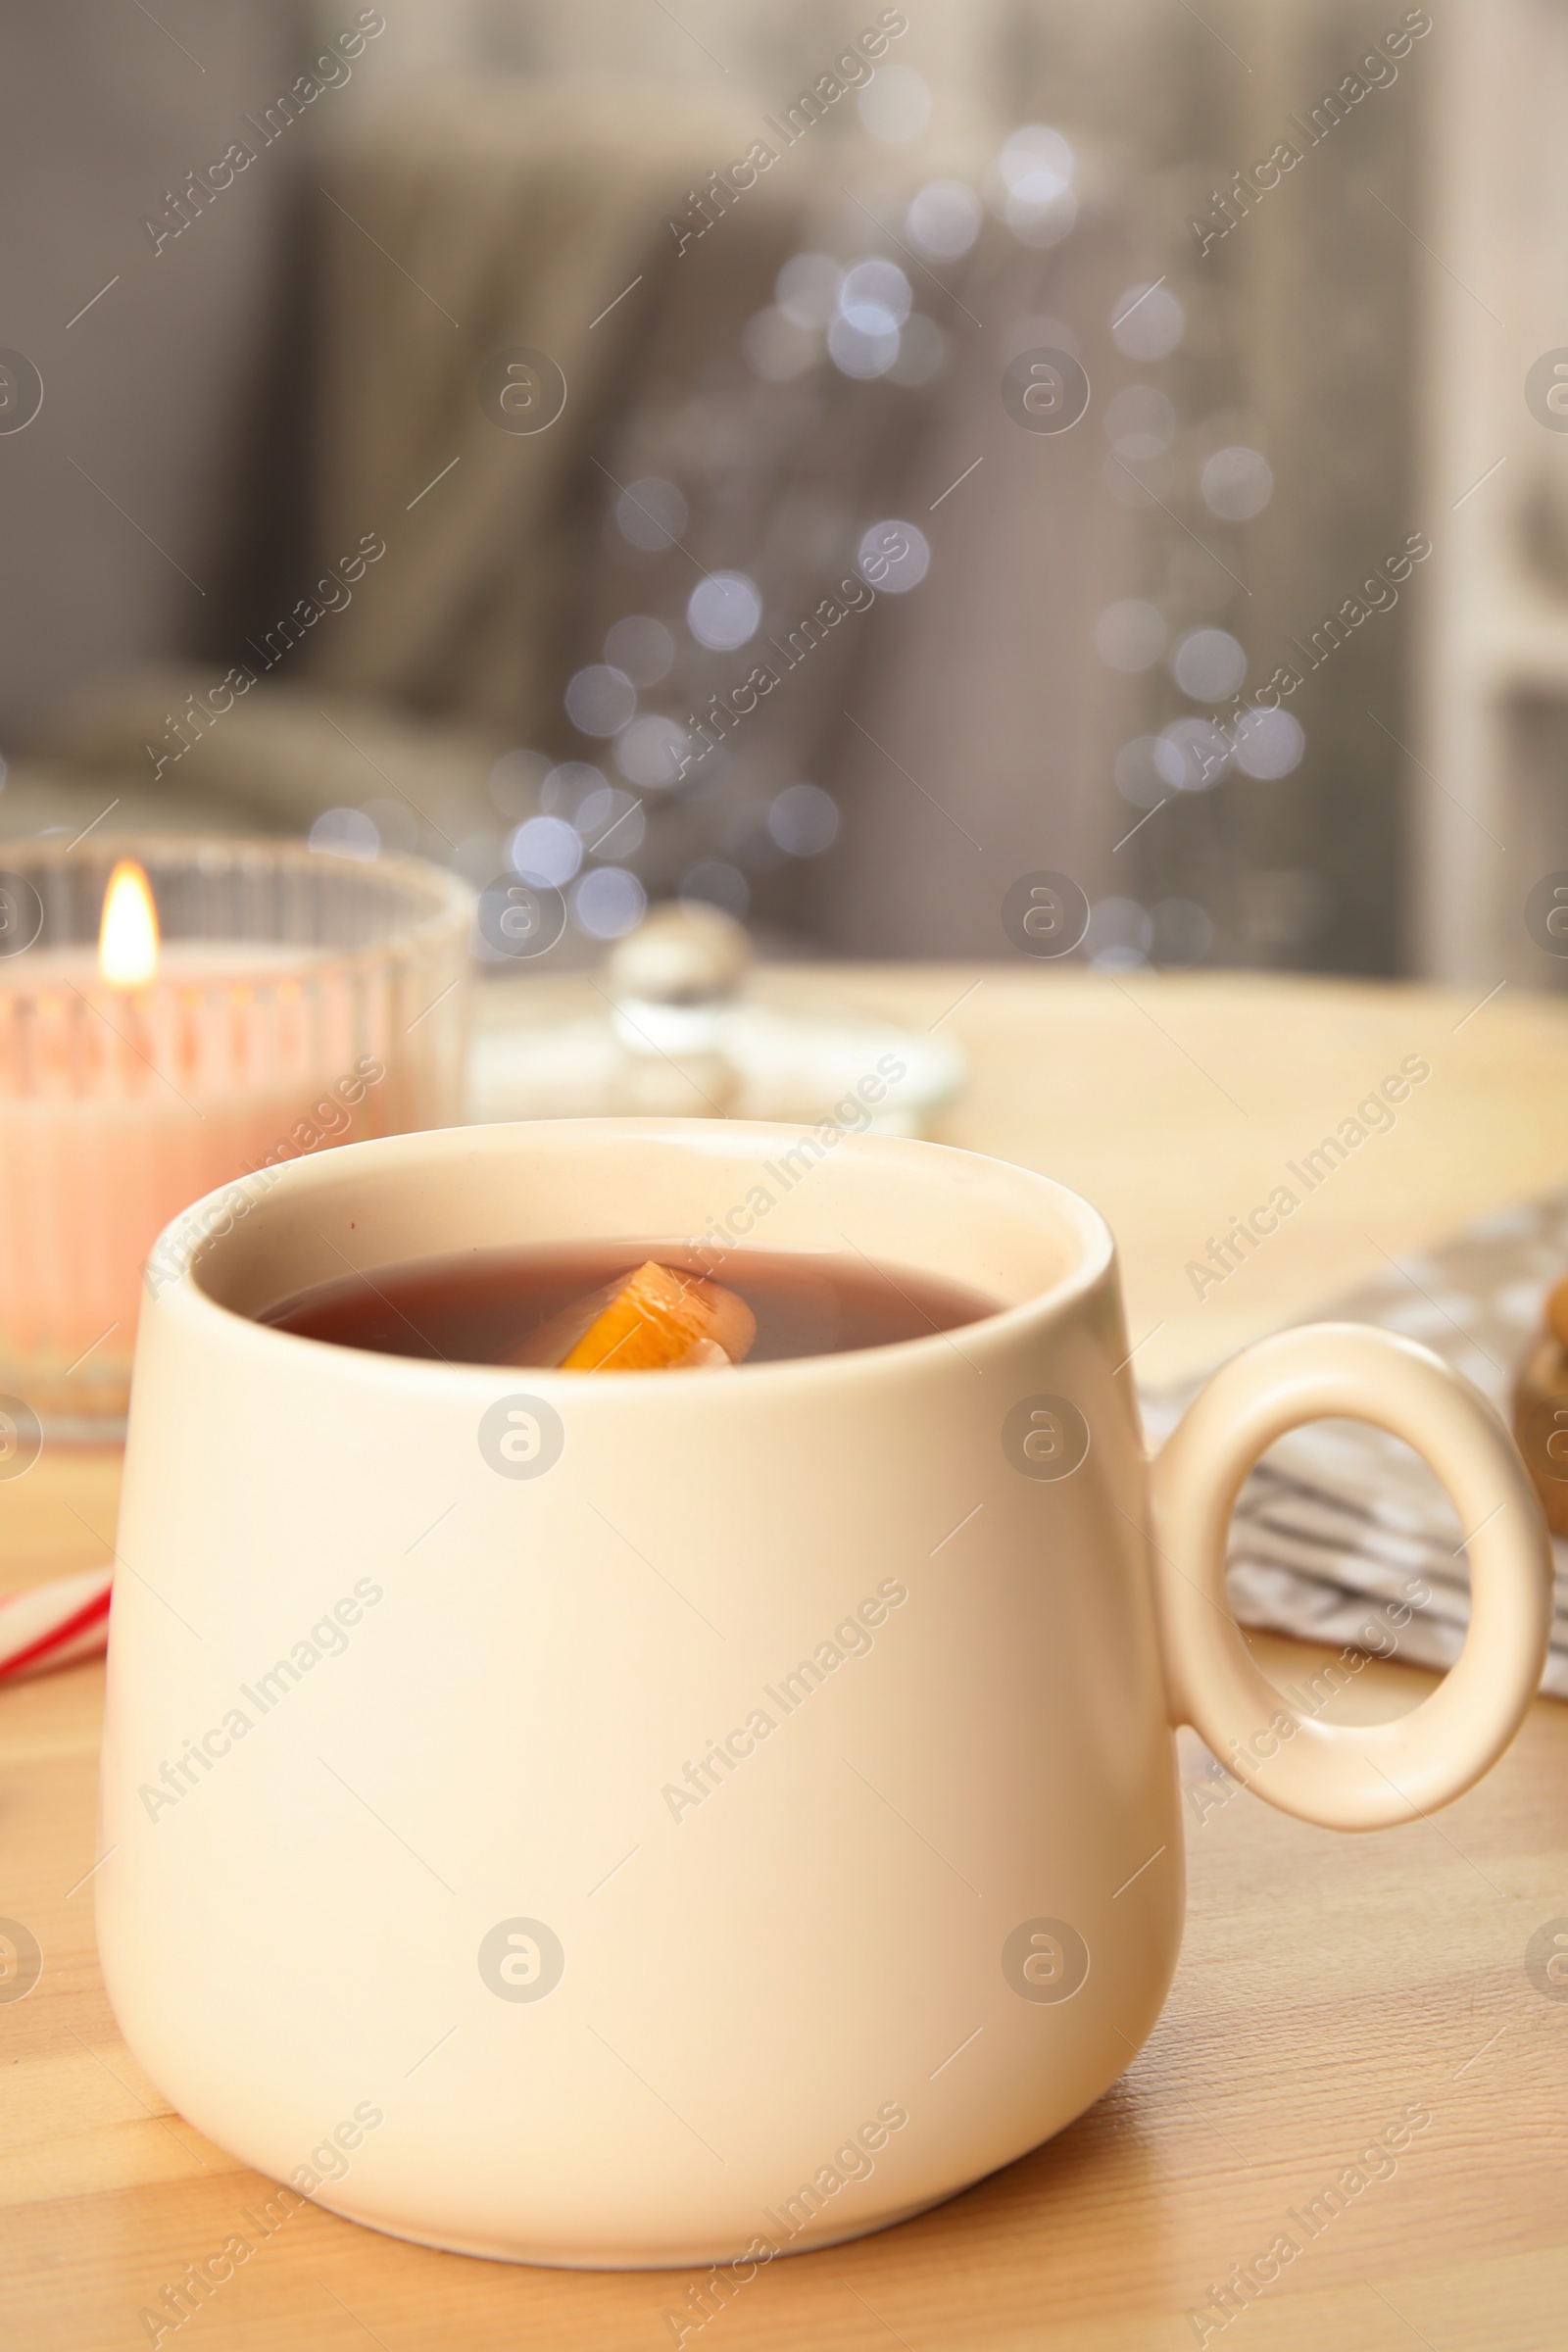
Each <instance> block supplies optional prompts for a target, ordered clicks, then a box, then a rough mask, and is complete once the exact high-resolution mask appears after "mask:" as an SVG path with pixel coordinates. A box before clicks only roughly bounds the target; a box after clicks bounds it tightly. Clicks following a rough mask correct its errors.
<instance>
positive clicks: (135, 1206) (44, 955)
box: [0, 837, 472, 1468]
mask: <svg viewBox="0 0 1568 2352" xmlns="http://www.w3.org/2000/svg"><path fill="white" fill-rule="evenodd" d="M125 860H134V864H135V867H136V868H139V869H141V871H143V872H144V873H145V877H146V883H147V885H148V887H149V889H150V893H151V899H152V903H153V907H154V908H155V909H156V918H157V919H156V933H154V934H152V937H153V946H152V955H153V956H154V957H155V958H156V968H153V969H151V971H150V973H149V970H148V965H147V962H146V959H145V958H144V959H142V960H141V961H140V962H137V961H135V960H134V958H133V960H132V962H131V963H130V964H129V965H126V964H124V963H122V964H121V965H120V966H119V967H118V968H119V969H120V970H121V971H122V972H128V973H129V974H130V976H129V977H128V978H124V979H123V980H121V981H117V980H116V978H115V971H116V969H117V966H116V964H115V961H114V956H113V954H112V953H111V948H112V934H114V933H116V932H120V933H123V926H122V925H110V926H108V927H106V929H105V933H104V938H103V941H102V949H103V955H102V956H100V927H101V924H102V920H103V912H104V907H105V898H106V892H107V890H108V887H109V881H110V877H111V874H113V873H114V872H115V870H116V867H117V865H121V864H122V862H123V861H125ZM0 866H3V868H4V870H0V1448H4V1447H6V1446H9V1448H10V1450H11V1452H12V1454H13V1455H15V1453H16V1452H17V1449H18V1448H19V1447H20V1448H22V1449H24V1450H25V1447H26V1446H27V1444H28V1442H29V1435H30V1437H31V1439H32V1441H33V1442H35V1439H36V1431H37V1428H38V1426H39V1425H41V1426H42V1427H43V1428H44V1429H47V1430H50V1431H52V1432H54V1433H56V1434H58V1435H62V1436H77V1437H103V1438H111V1437H113V1436H115V1435H117V1434H119V1431H120V1429H121V1427H122V1426H123V1417H124V1411H125V1402H126V1396H127V1392H128V1387H129V1379H130V1358H131V1348H132V1344H133V1342H134V1338H135V1330H136V1313H137V1304H138V1300H139V1297H140V1290H141V1284H142V1281H143V1279H144V1276H145V1275H146V1274H147V1272H148V1268H147V1260H148V1253H149V1251H150V1250H151V1249H152V1246H153V1243H154V1242H155V1240H156V1239H157V1236H158V1234H159V1233H160V1232H161V1231H162V1229H163V1227H164V1226H165V1225H166V1224H168V1223H169V1221H170V1220H171V1219H172V1217H174V1216H175V1215H177V1213H178V1211H179V1210H180V1209H181V1208H182V1207H184V1206H185V1205H186V1204H187V1203H188V1202H190V1201H195V1200H198V1199H199V1198H201V1196H202V1195H203V1194H205V1193H208V1192H211V1191H212V1190H214V1188H215V1187H218V1186H220V1185H224V1184H228V1183H230V1182H237V1181H240V1180H243V1181H245V1182H247V1183H250V1184H253V1185H254V1184H257V1183H265V1181H266V1175H265V1172H266V1170H267V1168H268V1167H270V1166H275V1165H276V1164H277V1162H278V1161H279V1160H282V1159H287V1158H295V1157H298V1156H299V1155H300V1154H302V1153H304V1152H315V1151H322V1150H325V1149H327V1148H329V1147H330V1146H331V1145H333V1144H339V1143H348V1142H359V1141H362V1140H363V1139H364V1138H366V1137H368V1136H375V1135H388V1134H395V1133H399V1132H403V1131H407V1130H409V1129H413V1128H418V1127H440V1126H447V1125H450V1124H452V1123H454V1122H456V1121H457V1120H459V1119H461V1118H462V1116H463V1076H464V1053H465V1046H466V1013H467V1002H466V1000H467V987H466V980H467V974H468V970H469V955H468V932H469V924H470V919H471V910H472V900H471V896H470V894H469V892H468V891H467V889H466V886H465V885H464V884H463V883H462V882H460V881H458V880H457V879H456V878H455V877H454V876H452V875H450V874H448V873H446V872H444V871H443V870H442V869H441V868H440V867H438V866H434V865H429V864H426V863H425V862H423V861H422V860H420V859H417V858H386V857H383V858H376V859H374V860H373V861H364V862H362V861H360V860H357V859H351V858H343V857H339V856H335V855H331V854H329V853H324V852H320V851H316V850H311V849H309V848H307V847H306V846H305V845H304V844H302V843H295V842H285V841H245V840H235V839H232V838H222V839H214V840H207V839H200V838H175V837H170V838H163V839H160V838H147V839H143V840H137V841H114V840H110V841H99V840H97V839H96V838H95V839H93V840H92V841H90V842H84V843H82V844H81V845H80V846H79V847H68V846H66V845H65V844H64V843H61V842H57V841H55V840H53V839H49V838H45V839H44V840H42V841H35V842H26V843H8V844H7V845H5V847H4V849H3V851H0ZM134 878H135V877H134V869H133V870H132V880H134ZM118 895H119V894H118V892H117V898H118ZM130 911H131V913H132V915H134V911H135V910H134V908H132V909H130ZM150 928H151V927H150V926H149V930H150ZM132 929H134V924H132ZM8 1429H9V1430H10V1436H9V1438H8V1437H7V1434H6V1433H7V1430H8ZM3 1466H4V1465H3V1463H0V1468H3Z"/></svg>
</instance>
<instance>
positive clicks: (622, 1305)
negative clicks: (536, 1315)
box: [508, 1258, 757, 1372]
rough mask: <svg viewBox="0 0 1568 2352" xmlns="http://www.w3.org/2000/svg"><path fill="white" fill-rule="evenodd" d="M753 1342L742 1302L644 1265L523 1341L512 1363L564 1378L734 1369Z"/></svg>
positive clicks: (711, 1285) (717, 1288)
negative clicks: (542, 1367)
mask: <svg viewBox="0 0 1568 2352" xmlns="http://www.w3.org/2000/svg"><path fill="white" fill-rule="evenodd" d="M756 1337H757V1318H756V1316H755V1315H754V1314H753V1313H752V1310H751V1308H750V1307H749V1306H748V1305H747V1303H746V1301H745V1299H742V1298H740V1297H738V1296H737V1294H736V1293H735V1292H734V1291H727V1290H725V1289H724V1288H723V1286H722V1285H721V1284H719V1283H716V1282H708V1281H705V1280H704V1279H703V1278H702V1277H701V1276H700V1275H696V1274H683V1273H681V1272H680V1271H679V1270H678V1269H677V1268H676V1267H673V1266H662V1265H660V1264H659V1262H658V1261H657V1259H654V1258H650V1259H648V1261H647V1262H646V1264H644V1265H641V1266H638V1267H637V1268H636V1270H635V1271H634V1272H633V1273H630V1274H623V1275H621V1276H620V1278H619V1279H618V1280H617V1281H615V1282H613V1283H607V1284H606V1285H605V1286H604V1288H603V1289H602V1290H598V1291H595V1292H593V1293H592V1294H591V1295H590V1296H589V1297H588V1298H587V1299H578V1300H576V1301H575V1303H574V1304H573V1305H571V1306H569V1307H564V1308H563V1310H562V1312H561V1313H560V1314H558V1315H553V1316H552V1317H551V1318H550V1321H549V1322H548V1323H546V1324H545V1325H543V1326H542V1327H541V1329H539V1330H538V1331H535V1332H530V1334H529V1335H528V1338H527V1340H526V1341H525V1342H524V1343H523V1344H522V1345H521V1347H519V1348H517V1349H516V1350H515V1352H514V1353H513V1354H512V1355H511V1357H510V1358H509V1359H508V1360H509V1361H510V1362H512V1363H528V1364H553V1365H559V1367H560V1368H561V1370H562V1371H564V1372H666V1371H668V1372H677V1371H678V1372H685V1371H700V1370H703V1369H705V1368H709V1367H711V1368H715V1369H720V1368H722V1367H723V1366H725V1365H728V1364H738V1363H739V1362H740V1361H741V1360H742V1358H743V1357H744V1356H745V1355H746V1353H747V1351H748V1349H749V1348H750V1347H751V1345H752V1342H753V1340H754V1339H755V1338H756Z"/></svg>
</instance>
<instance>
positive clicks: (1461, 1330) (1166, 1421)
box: [1144, 1190, 1568, 1698]
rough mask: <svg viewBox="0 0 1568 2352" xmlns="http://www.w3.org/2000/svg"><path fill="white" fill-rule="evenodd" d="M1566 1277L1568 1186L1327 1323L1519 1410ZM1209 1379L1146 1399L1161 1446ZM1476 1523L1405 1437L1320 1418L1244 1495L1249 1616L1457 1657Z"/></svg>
mask: <svg viewBox="0 0 1568 2352" xmlns="http://www.w3.org/2000/svg"><path fill="white" fill-rule="evenodd" d="M1565 1273H1568V1190H1564V1191H1562V1192H1559V1193H1554V1194H1552V1195H1550V1196H1549V1197H1548V1198H1547V1199H1545V1200H1544V1201H1532V1202H1529V1203H1526V1204H1523V1205H1521V1206H1518V1207H1512V1208H1506V1209H1501V1210H1499V1211H1497V1212H1495V1214H1493V1215H1491V1216H1486V1217H1483V1218H1481V1219H1480V1220H1479V1221H1478V1222H1477V1223H1475V1224H1473V1225H1469V1226H1466V1227H1465V1229H1464V1230H1463V1231H1462V1232H1461V1233H1459V1234H1457V1235H1455V1236H1454V1238H1453V1239H1452V1240H1451V1241H1448V1242H1446V1243H1445V1244H1443V1245H1442V1246H1441V1247H1440V1248H1438V1249H1436V1250H1432V1251H1431V1252H1429V1253H1427V1254H1425V1255H1421V1256H1410V1257H1402V1258H1400V1259H1399V1260H1398V1261H1397V1264H1396V1263H1391V1265H1390V1267H1389V1270H1388V1272H1387V1273H1386V1274H1384V1275H1382V1276H1380V1277H1379V1278H1378V1279H1377V1280H1376V1281H1375V1282H1371V1283H1369V1284H1367V1285H1366V1287H1365V1288H1364V1289H1361V1290H1356V1291H1353V1292H1351V1293H1350V1294H1349V1295H1348V1297H1346V1298H1344V1299H1339V1300H1337V1301H1336V1302H1335V1303H1333V1304H1332V1305H1330V1306H1328V1307H1326V1308H1325V1309H1324V1310H1323V1313H1324V1319H1326V1320H1329V1321H1333V1322H1349V1323H1375V1324H1377V1325H1379V1326H1380V1327H1381V1328H1382V1329H1383V1330H1384V1331H1396V1332H1399V1333H1402V1334H1403V1336H1404V1337H1405V1338H1407V1339H1412V1340H1419V1341H1420V1342H1421V1343H1422V1345H1423V1346H1424V1347H1427V1348H1431V1349H1432V1351H1433V1353H1434V1354H1436V1355H1441V1356H1442V1357H1443V1358H1444V1360H1445V1361H1446V1363H1449V1364H1451V1365H1452V1366H1453V1367H1454V1369H1455V1370H1456V1371H1459V1372H1462V1373H1463V1374H1464V1375H1465V1377H1466V1379H1468V1380H1470V1381H1473V1382H1474V1384H1475V1386H1476V1387H1477V1388H1478V1389H1479V1390H1480V1391H1481V1393H1482V1395H1483V1396H1485V1397H1489V1398H1490V1399H1491V1401H1492V1402H1493V1403H1494V1404H1495V1405H1496V1406H1497V1408H1498V1410H1499V1411H1500V1412H1501V1413H1502V1415H1503V1418H1504V1419H1505V1420H1508V1419H1509V1395H1510V1391H1511V1389H1512V1386H1513V1379H1514V1374H1515V1371H1516V1369H1517V1367H1518V1365H1519V1363H1520V1360H1521V1359H1522V1357H1523V1356H1524V1354H1525V1352H1526V1350H1527V1349H1528V1348H1529V1346H1530V1344H1531V1341H1532V1339H1533V1338H1534V1336H1535V1334H1536V1332H1537V1331H1538V1329H1539V1327H1540V1324H1541V1320H1542V1308H1543V1303H1544V1299H1545V1295H1546V1293H1547V1291H1548V1290H1549V1289H1550V1288H1551V1286H1552V1284H1553V1283H1555V1282H1557V1281H1559V1280H1560V1279H1561V1278H1562V1276H1563V1275H1564V1274H1565ZM1314 1319H1315V1318H1314ZM1200 1385H1201V1384H1200V1383H1198V1382H1194V1383H1192V1384H1191V1385H1190V1386H1188V1387H1187V1388H1184V1389H1183V1390H1182V1391H1180V1392H1179V1393H1177V1392H1172V1391H1161V1392H1159V1393H1157V1394H1154V1395H1152V1396H1149V1397H1145V1399H1144V1423H1145V1427H1146V1429H1147V1431H1148V1433H1149V1437H1150V1441H1151V1444H1153V1445H1158V1444H1160V1443H1162V1442H1163V1440H1164V1439H1165V1437H1166V1436H1167V1435H1168V1433H1169V1432H1170V1430H1171V1429H1172V1428H1173V1427H1174V1426H1175V1423H1176V1421H1177V1420H1178V1418H1179V1417H1180V1414H1181V1411H1182V1408H1183V1407H1184V1406H1185V1404H1186V1403H1187V1400H1188V1398H1189V1397H1191V1396H1192V1395H1193V1394H1194V1392H1195V1390H1196V1389H1197V1388H1198V1387H1199V1386H1200ZM1463 1532H1464V1531H1463V1530H1462V1529H1461V1528H1460V1526H1459V1522H1458V1520H1457V1518H1456V1517H1455V1516H1454V1512H1453V1509H1452V1506H1451V1505H1450V1503H1449V1502H1448V1499H1447V1497H1446V1495H1445V1494H1444V1493H1443V1491H1442V1489H1441V1488H1440V1487H1439V1486H1438V1484H1437V1481H1436V1480H1435V1479H1434V1478H1433V1476H1432V1474H1431V1472H1430V1471H1429V1470H1428V1469H1427V1468H1426V1466H1425V1464H1424V1463H1422V1462H1421V1461H1419V1460H1418V1459H1417V1457H1416V1456H1415V1455H1414V1454H1413V1453H1412V1452H1410V1450H1409V1449H1408V1447H1406V1446H1401V1445H1400V1444H1399V1442H1398V1440H1397V1439H1396V1438H1391V1437H1389V1436H1388V1435H1387V1434H1386V1433H1385V1432H1384V1431H1382V1430H1380V1429H1370V1428H1368V1427H1367V1426H1366V1425H1365V1424H1364V1423H1361V1422H1348V1421H1320V1422H1316V1423H1313V1424H1310V1425H1309V1426H1308V1427H1307V1428H1305V1429H1301V1430H1297V1431H1295V1432H1293V1434H1292V1435H1291V1436H1290V1437H1288V1438H1282V1439H1281V1441H1280V1443H1279V1444H1278V1445H1277V1446H1274V1447H1273V1448H1272V1449H1271V1451H1270V1453H1269V1455H1268V1458H1267V1460H1266V1461H1264V1462H1262V1463H1260V1464H1259V1465H1258V1467H1257V1468H1256V1469H1255V1470H1254V1471H1253V1472H1252V1474H1251V1476H1250V1478H1249V1480H1248V1482H1247V1484H1246V1486H1245V1487H1244V1488H1243V1490H1242V1494H1241V1499H1240V1501H1239V1502H1238V1504H1237V1506H1236V1516H1235V1519H1234V1520H1233V1522H1232V1527H1231V1544H1230V1590H1231V1598H1232V1602H1233V1604H1234V1606H1235V1609H1236V1614H1237V1616H1238V1617H1240V1618H1241V1620H1242V1621H1243V1623H1244V1624H1247V1625H1255V1626H1266V1627H1271V1628H1273V1629H1274V1630H1275V1631H1277V1632H1280V1633H1287V1634H1297V1635H1299V1636H1300V1637H1301V1638H1302V1639H1303V1640H1305V1641H1312V1642H1338V1643H1341V1644H1342V1645H1344V1646H1346V1647H1349V1648H1354V1649H1370V1650H1374V1651H1378V1652H1381V1653H1383V1654H1397V1655H1398V1656H1401V1657H1405V1658H1409V1659H1412V1660H1414V1661H1415V1663H1416V1664H1418V1665H1422V1666H1450V1665H1452V1663H1453V1661H1454V1659H1455V1658H1456V1657H1457V1656H1458V1654H1459V1645H1460V1643H1461V1642H1462V1641H1463V1640H1464V1634H1465V1628H1466V1626H1467V1625H1468V1624H1469V1621H1470V1580H1469V1574H1468V1571H1467V1569H1466V1566H1465V1561H1464V1545H1463V1542H1462V1536H1463ZM1552 1548H1553V1552H1554V1555H1555V1559H1556V1568H1557V1600H1556V1615H1555V1620H1554V1624H1553V1628H1552V1637H1551V1648H1550V1652H1549V1654H1548V1656H1547V1660H1546V1670H1545V1673H1544V1676H1543V1677H1542V1685H1541V1687H1542V1689H1543V1691H1546V1692H1548V1693H1549V1694H1550V1695H1551V1696H1552V1697H1553V1698H1568V1543H1565V1542H1564V1541H1563V1540H1562V1539H1561V1538H1557V1537H1554V1538H1553V1539H1552ZM1422 1593H1427V1594H1430V1597H1429V1598H1426V1599H1422V1598H1420V1597H1418V1596H1419V1595H1420V1594H1422ZM1407 1612H1408V1613H1407Z"/></svg>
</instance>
